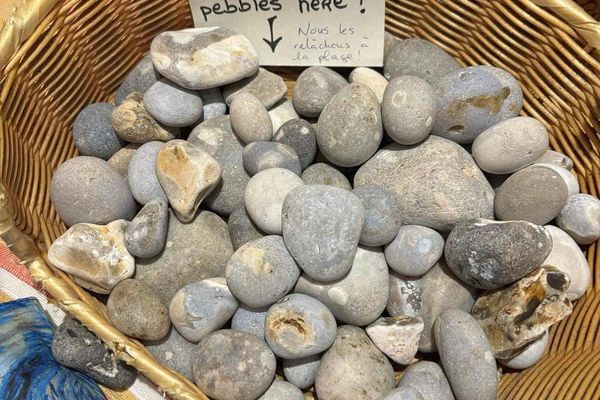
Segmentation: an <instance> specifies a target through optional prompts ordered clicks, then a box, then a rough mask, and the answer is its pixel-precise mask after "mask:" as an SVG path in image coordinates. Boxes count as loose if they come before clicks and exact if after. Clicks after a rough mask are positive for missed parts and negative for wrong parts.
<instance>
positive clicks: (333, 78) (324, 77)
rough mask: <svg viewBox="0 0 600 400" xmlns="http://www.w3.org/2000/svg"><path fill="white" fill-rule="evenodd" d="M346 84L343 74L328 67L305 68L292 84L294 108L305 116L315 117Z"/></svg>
mask: <svg viewBox="0 0 600 400" xmlns="http://www.w3.org/2000/svg"><path fill="white" fill-rule="evenodd" d="M347 84H348V82H347V81H346V79H344V77H343V76H341V75H340V74H338V73H337V72H335V71H333V70H331V69H329V68H326V67H310V68H307V69H305V70H304V71H302V73H301V74H300V76H298V79H297V80H296V86H294V97H293V102H294V108H295V109H296V111H298V113H299V114H301V115H303V116H305V117H309V118H316V117H318V116H319V115H320V114H321V112H322V111H323V109H324V108H325V106H326V105H327V103H329V101H330V100H331V99H332V98H333V96H334V95H335V94H336V93H337V92H339V91H340V89H342V88H343V87H344V86H346V85H347Z"/></svg>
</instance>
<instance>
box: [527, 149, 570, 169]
mask: <svg viewBox="0 0 600 400" xmlns="http://www.w3.org/2000/svg"><path fill="white" fill-rule="evenodd" d="M534 164H554V165H558V166H559V167H563V168H565V169H567V170H569V171H571V170H572V169H573V160H571V159H570V158H569V157H567V156H566V155H564V154H562V153H559V152H557V151H554V150H546V152H545V153H544V154H542V156H541V157H540V158H538V159H537V160H535V161H534Z"/></svg>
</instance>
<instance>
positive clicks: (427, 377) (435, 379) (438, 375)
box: [398, 361, 454, 400]
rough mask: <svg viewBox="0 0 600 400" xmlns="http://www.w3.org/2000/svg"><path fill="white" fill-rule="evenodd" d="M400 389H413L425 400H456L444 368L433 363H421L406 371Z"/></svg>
mask: <svg viewBox="0 0 600 400" xmlns="http://www.w3.org/2000/svg"><path fill="white" fill-rule="evenodd" d="M398 387H399V388H411V389H414V390H416V391H417V392H418V393H420V394H421V395H422V396H423V399H424V400H454V395H453V394H452V388H450V383H448V379H447V378H446V375H444V371H443V370H442V368H441V367H440V366H439V365H438V364H436V363H434V362H432V361H419V362H416V363H414V364H412V365H409V366H408V367H407V368H406V369H405V370H404V374H403V375H402V378H401V379H400V382H399V383H398Z"/></svg>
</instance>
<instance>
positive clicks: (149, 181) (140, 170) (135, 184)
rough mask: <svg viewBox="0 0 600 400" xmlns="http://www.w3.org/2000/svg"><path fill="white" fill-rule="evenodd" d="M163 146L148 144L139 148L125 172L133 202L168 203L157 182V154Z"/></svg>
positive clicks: (159, 143)
mask: <svg viewBox="0 0 600 400" xmlns="http://www.w3.org/2000/svg"><path fill="white" fill-rule="evenodd" d="M164 145H165V144H164V143H163V142H148V143H146V144H143V145H142V146H140V147H139V148H138V149H137V151H136V152H135V154H134V155H133V157H132V158H131V161H130V162H129V168H128V170H127V181H128V182H129V188H130V189H131V193H132V194H133V197H134V198H135V200H136V201H137V202H138V203H140V204H142V205H145V204H148V203H149V202H151V201H152V200H163V201H168V198H167V194H166V193H165V191H164V189H163V187H162V185H161V184H160V182H159V180H158V175H157V169H156V163H157V158H158V153H160V151H161V149H162V148H163V146H164Z"/></svg>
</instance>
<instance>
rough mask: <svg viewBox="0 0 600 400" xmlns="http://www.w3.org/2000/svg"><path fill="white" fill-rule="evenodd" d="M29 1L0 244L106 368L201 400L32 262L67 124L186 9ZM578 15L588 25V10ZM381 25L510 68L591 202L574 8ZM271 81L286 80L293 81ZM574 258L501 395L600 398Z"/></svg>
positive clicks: (7, 85) (0, 124)
mask: <svg viewBox="0 0 600 400" xmlns="http://www.w3.org/2000/svg"><path fill="white" fill-rule="evenodd" d="M4 1H8V2H9V3H10V2H11V1H12V0H0V2H4ZM16 3H19V4H21V5H22V4H25V3H26V2H24V1H23V2H22V1H18V2H16ZM31 3H33V4H29V8H27V5H26V6H25V9H19V10H17V11H18V12H19V13H20V14H19V15H20V16H21V17H22V20H24V21H26V22H27V23H26V24H25V26H15V24H12V25H11V26H4V27H0V67H1V65H2V63H3V61H6V62H5V65H4V67H3V68H2V69H0V108H1V117H0V133H1V135H0V140H1V141H0V143H1V144H0V151H1V170H0V182H1V183H2V184H3V185H4V187H5V192H3V193H2V194H1V195H0V198H1V199H2V204H0V235H1V237H2V238H3V239H4V240H5V241H6V242H7V243H8V244H9V245H10V246H11V248H12V249H13V251H14V252H15V253H16V254H17V255H18V256H19V257H20V258H21V259H22V260H23V261H24V262H25V263H26V264H27V266H28V267H29V268H30V271H31V272H32V274H33V276H34V278H35V279H38V280H40V281H41V282H42V283H43V285H44V287H45V288H46V290H47V291H48V292H49V293H50V294H51V295H52V296H53V297H54V298H55V299H57V301H58V302H59V303H60V305H61V306H62V307H63V308H64V309H65V310H67V311H69V312H71V313H72V314H74V315H75V316H76V317H77V318H78V319H79V320H80V321H82V322H83V323H84V324H85V325H86V326H87V327H88V328H90V329H91V330H92V331H94V332H95V333H96V334H97V335H98V336H99V337H100V338H101V339H102V340H104V341H105V342H106V343H107V344H108V345H109V346H110V347H111V348H112V349H113V350H114V351H115V353H116V354H117V356H118V357H119V358H121V359H123V360H124V361H126V362H128V363H129V364H131V365H133V366H135V367H136V368H137V369H138V370H139V371H141V372H142V373H143V374H144V375H146V376H147V377H148V378H149V379H151V380H152V381H154V382H155V383H156V384H157V385H158V386H160V387H161V388H162V389H163V390H164V391H165V392H167V393H168V394H170V395H171V396H172V397H173V398H176V399H206V396H204V395H203V394H202V393H201V392H200V390H199V389H198V388H197V387H196V386H194V385H193V384H192V383H191V382H189V381H188V380H186V379H185V378H183V377H182V376H180V375H178V374H176V373H174V372H172V371H170V370H168V369H166V368H164V367H162V366H161V365H160V364H159V363H158V362H156V361H155V360H154V359H153V357H152V356H151V355H150V354H149V353H148V352H147V351H146V350H145V349H144V347H143V346H142V345H141V344H140V343H138V342H136V341H134V340H131V339H129V338H127V337H126V336H124V335H123V334H121V333H120V332H118V331H117V330H116V329H115V328H113V327H112V326H111V325H110V323H109V322H108V320H107V318H106V314H105V311H104V308H103V306H102V305H101V304H100V303H99V302H97V301H96V300H95V299H94V298H92V297H91V296H89V295H88V294H86V292H84V291H83V290H81V289H80V288H79V287H77V286H76V285H75V284H73V283H72V281H71V280H70V279H69V278H68V277H67V276H66V275H65V274H64V273H62V272H60V271H58V270H56V269H54V268H52V267H51V266H49V265H48V263H47V261H46V259H45V248H47V246H49V245H50V243H51V242H52V240H53V239H55V238H56V237H58V236H59V235H60V234H61V233H62V232H64V230H65V227H64V226H63V225H62V224H61V222H60V221H59V218H58V216H57V214H56V212H55V210H54V209H53V208H52V205H51V203H50V195H49V183H50V177H51V176H52V171H53V170H54V169H55V168H56V167H57V166H58V165H59V164H61V163H62V162H63V161H64V160H66V159H68V158H70V157H73V156H75V155H76V150H75V147H74V146H73V142H72V140H71V135H70V128H71V125H72V122H73V119H74V118H75V116H76V114H77V112H78V111H79V110H80V109H81V108H83V107H84V106H85V105H87V104H89V103H92V102H97V101H105V100H107V99H109V98H110V97H111V95H112V94H113V93H114V91H115V89H116V88H117V86H118V85H119V83H120V82H121V81H122V80H123V78H124V77H125V75H126V74H127V72H128V71H129V70H130V69H131V68H132V67H133V66H134V65H135V63H136V62H137V61H138V60H139V59H140V58H141V57H142V55H143V54H144V53H145V52H146V51H147V50H148V47H149V44H150V41H151V39H152V38H153V37H154V36H155V35H156V34H158V33H159V32H162V31H164V30H173V29H181V28H184V27H189V26H191V25H192V19H191V14H190V10H189V6H188V2H187V0H110V1H109V0H104V1H100V0H86V1H80V0H38V1H33V2H31ZM581 4H582V6H583V7H585V9H586V10H588V11H589V12H590V13H592V14H594V15H597V14H598V10H599V6H598V4H596V3H595V2H594V1H593V0H592V1H590V0H585V1H581ZM1 6H2V4H0V11H2V10H1V8H2V7H1ZM15 13H16V11H15ZM46 14H47V15H46ZM44 15H45V17H44ZM11 23H12V21H11ZM387 28H388V30H389V31H391V32H393V33H394V34H396V35H398V36H399V37H409V36H420V37H422V38H425V39H427V40H430V41H433V42H435V43H437V44H438V45H440V46H442V47H443V48H444V49H445V50H446V51H448V52H449V53H450V54H451V55H453V56H454V57H456V58H457V59H458V60H459V61H460V62H461V63H462V64H464V65H469V64H490V65H496V66H499V67H502V68H504V69H506V70H508V71H510V72H511V73H512V74H513V75H515V76H516V77H517V78H518V79H519V81H520V82H521V84H522V86H523V91H524V94H525V107H524V109H523V114H525V115H530V116H533V117H535V118H537V119H539V120H540V121H542V122H543V123H544V124H545V125H546V126H547V128H548V130H549V131H550V132H551V134H552V136H551V146H552V148H554V149H556V150H559V151H562V152H564V153H565V154H567V155H568V156H569V157H571V158H572V159H573V161H574V163H575V171H576V172H577V175H578V178H579V183H580V185H581V188H582V191H583V192H586V193H591V194H593V195H595V196H598V195H599V193H598V192H599V191H600V176H599V171H600V156H599V153H600V121H599V118H600V106H599V103H598V100H599V98H600V79H599V78H598V74H599V73H600V61H599V60H600V53H599V50H598V49H599V48H600V25H599V24H598V23H597V22H596V21H595V20H594V19H592V18H591V17H590V16H589V15H588V14H587V13H586V12H584V11H583V9H582V8H579V7H578V6H577V5H576V4H575V3H574V2H572V1H570V0H515V1H503V0H481V1H474V0H454V1H451V0H444V1H439V0H393V1H392V0H390V1H388V2H387ZM7 32H8V33H7ZM29 34H31V36H30V37H29V38H28V39H27V40H26V41H24V42H23V43H21V44H20V45H19V43H20V42H21V40H19V39H20V38H22V37H23V36H28V35H29ZM7 36H8V38H7ZM11 46H12V48H11ZM14 49H16V52H14V54H12V50H14ZM9 50H10V52H11V54H7V52H8V51H9ZM278 72H280V73H283V74H284V75H286V77H287V78H293V77H294V76H296V74H297V72H298V71H296V70H291V69H278ZM23 233H25V234H26V235H24V234H23ZM587 256H588V261H589V263H590V265H591V268H593V274H592V275H593V284H592V287H591V288H590V290H588V292H587V294H586V296H585V297H583V298H582V299H580V300H579V301H578V302H577V304H576V306H575V309H574V311H573V314H572V315H571V316H570V317H569V318H568V319H566V320H564V321H562V322H561V323H560V324H558V325H556V326H554V327H553V328H552V329H551V344H550V350H549V352H548V354H547V355H546V356H545V357H544V359H543V360H542V361H541V362H540V363H539V364H538V365H537V366H536V367H534V368H531V369H528V370H526V371H523V372H520V373H509V374H505V375H504V376H503V377H502V379H501V382H500V390H499V397H500V398H502V399H578V400H579V399H600V330H599V323H600V255H598V245H597V244H594V245H592V246H590V247H589V248H588V249H587Z"/></svg>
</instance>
